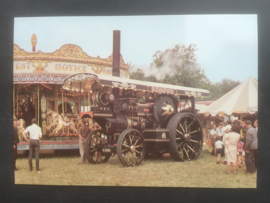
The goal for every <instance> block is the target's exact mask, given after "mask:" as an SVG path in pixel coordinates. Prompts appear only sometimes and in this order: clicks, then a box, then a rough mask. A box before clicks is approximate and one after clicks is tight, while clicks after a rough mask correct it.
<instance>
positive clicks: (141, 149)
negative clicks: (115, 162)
mask: <svg viewBox="0 0 270 203" xmlns="http://www.w3.org/2000/svg"><path fill="white" fill-rule="evenodd" d="M145 147H146V146H145V142H144V139H143V136H142V134H141V133H140V132H139V131H138V130H135V129H132V128H129V129H126V130H124V131H123V132H122V133H121V134H120V136H119V138H118V141H117V156H118V158H119V160H120V162H121V163H122V164H123V165H124V166H135V165H137V166H138V165H140V164H141V162H142V160H143V159H144V156H145Z"/></svg>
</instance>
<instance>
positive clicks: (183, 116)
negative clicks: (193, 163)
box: [167, 112, 203, 161]
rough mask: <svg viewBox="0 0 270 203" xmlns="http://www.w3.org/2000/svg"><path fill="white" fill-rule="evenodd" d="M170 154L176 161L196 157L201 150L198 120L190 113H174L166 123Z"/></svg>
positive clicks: (201, 141) (201, 135)
mask: <svg viewBox="0 0 270 203" xmlns="http://www.w3.org/2000/svg"><path fill="white" fill-rule="evenodd" d="M167 128H168V129H169V139H170V142H169V144H170V155H171V157H172V158H173V159H174V160H176V161H185V160H188V161H189V160H192V159H196V158H197V157H198V156H199V155H200V153H201V150H202V146H203V133H202V127H201V124H200V121H199V120H198V118H197V117H196V116H195V115H194V114H192V113H188V112H187V113H178V114H175V115H174V116H173V117H172V118H171V120H170V121H169V123H168V126H167Z"/></svg>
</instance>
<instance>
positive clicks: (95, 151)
mask: <svg viewBox="0 0 270 203" xmlns="http://www.w3.org/2000/svg"><path fill="white" fill-rule="evenodd" d="M102 134H103V130H101V129H98V130H94V131H92V132H91V133H89V135H88V136H87V138H86V141H85V144H84V154H85V158H86V159H87V160H88V161H89V163H92V164H99V163H105V162H107V161H108V160H109V158H110V157H111V153H106V152H103V151H102V144H101V142H100V141H101V139H100V137H101V135H102Z"/></svg>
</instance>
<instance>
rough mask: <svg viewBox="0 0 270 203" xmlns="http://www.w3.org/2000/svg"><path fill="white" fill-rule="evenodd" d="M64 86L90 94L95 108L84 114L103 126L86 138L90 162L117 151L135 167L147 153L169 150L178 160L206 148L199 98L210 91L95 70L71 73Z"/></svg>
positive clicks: (100, 161) (103, 159)
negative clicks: (196, 99) (199, 111)
mask: <svg viewBox="0 0 270 203" xmlns="http://www.w3.org/2000/svg"><path fill="white" fill-rule="evenodd" d="M63 88H64V89H67V90H80V91H84V92H88V94H89V102H90V103H91V111H90V112H81V113H80V114H81V116H82V117H91V118H93V120H94V121H95V122H97V123H98V124H99V125H100V127H101V128H100V129H96V130H94V131H92V132H91V133H90V134H89V135H88V137H87V139H86V142H85V153H86V157H87V159H88V160H89V162H90V163H102V162H106V161H108V159H109V158H110V156H111V154H112V153H117V156H118V158H119V160H120V161H121V163H122V164H123V165H124V166H134V165H139V164H140V163H141V162H142V160H143V159H144V157H145V155H146V154H147V155H149V154H150V155H153V156H162V155H163V153H170V155H171V157H172V158H173V159H174V160H176V161H185V160H192V159H196V158H197V157H198V156H199V154H200V152H201V149H202V145H203V135H202V127H201V125H200V122H199V120H198V118H197V117H196V115H195V102H194V98H195V97H197V96H209V92H208V91H207V90H203V89H195V88H188V87H181V86H175V85H167V84H161V83H153V82H145V81H137V80H131V79H125V78H119V77H114V76H105V75H98V76H97V75H94V74H90V73H80V74H76V75H73V76H70V77H69V78H67V79H66V80H65V81H64V85H63ZM98 157H99V158H98Z"/></svg>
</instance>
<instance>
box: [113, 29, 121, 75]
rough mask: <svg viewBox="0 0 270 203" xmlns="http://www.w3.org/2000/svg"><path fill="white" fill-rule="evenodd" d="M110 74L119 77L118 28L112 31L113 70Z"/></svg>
mask: <svg viewBox="0 0 270 203" xmlns="http://www.w3.org/2000/svg"><path fill="white" fill-rule="evenodd" d="M112 75H113V76H117V77H120V30H114V31H113V70H112Z"/></svg>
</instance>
